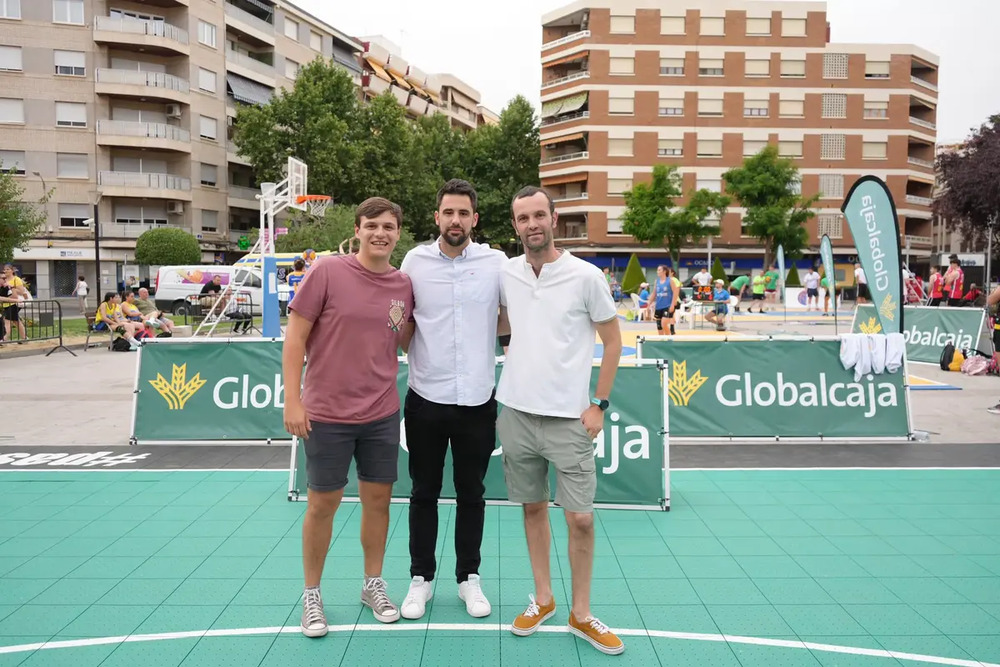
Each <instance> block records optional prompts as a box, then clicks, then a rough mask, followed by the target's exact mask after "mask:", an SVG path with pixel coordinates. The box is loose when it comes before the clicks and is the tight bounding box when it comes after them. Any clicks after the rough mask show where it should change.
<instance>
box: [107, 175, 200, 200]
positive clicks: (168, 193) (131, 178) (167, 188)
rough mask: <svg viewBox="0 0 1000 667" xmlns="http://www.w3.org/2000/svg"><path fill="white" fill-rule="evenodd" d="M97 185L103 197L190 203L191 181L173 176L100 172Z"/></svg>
mask: <svg viewBox="0 0 1000 667" xmlns="http://www.w3.org/2000/svg"><path fill="white" fill-rule="evenodd" d="M97 184H98V185H100V186H101V194H102V195H104V196H105V197H143V198H147V199H179V200H182V201H191V179H190V178H184V177H182V176H174V175H173V174H157V173H143V172H132V171H100V172H98V173H97Z"/></svg>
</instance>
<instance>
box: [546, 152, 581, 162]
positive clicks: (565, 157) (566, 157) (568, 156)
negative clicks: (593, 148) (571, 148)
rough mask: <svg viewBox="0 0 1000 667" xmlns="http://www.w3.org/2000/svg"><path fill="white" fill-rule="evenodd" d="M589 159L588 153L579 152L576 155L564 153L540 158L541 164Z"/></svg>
mask: <svg viewBox="0 0 1000 667" xmlns="http://www.w3.org/2000/svg"><path fill="white" fill-rule="evenodd" d="M588 157H590V151H580V152H578V153H566V154H565V155H553V156H552V157H546V158H542V164H552V163H554V162H568V161H570V160H586V159H587V158H588Z"/></svg>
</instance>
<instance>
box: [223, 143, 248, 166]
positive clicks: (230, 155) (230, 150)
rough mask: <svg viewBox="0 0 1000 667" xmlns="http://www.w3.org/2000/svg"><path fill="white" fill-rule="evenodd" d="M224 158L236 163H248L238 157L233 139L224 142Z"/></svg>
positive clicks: (237, 150)
mask: <svg viewBox="0 0 1000 667" xmlns="http://www.w3.org/2000/svg"><path fill="white" fill-rule="evenodd" d="M226 159H227V160H228V161H230V162H234V163H236V164H250V162H249V161H247V160H246V159H245V158H243V157H240V153H239V149H238V148H237V147H236V143H235V142H233V141H230V142H228V143H227V144H226Z"/></svg>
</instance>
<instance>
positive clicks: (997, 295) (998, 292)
mask: <svg viewBox="0 0 1000 667" xmlns="http://www.w3.org/2000/svg"><path fill="white" fill-rule="evenodd" d="M998 303H1000V287H994V288H993V291H992V292H990V295H989V296H988V297H986V305H987V306H993V305H996V304H998Z"/></svg>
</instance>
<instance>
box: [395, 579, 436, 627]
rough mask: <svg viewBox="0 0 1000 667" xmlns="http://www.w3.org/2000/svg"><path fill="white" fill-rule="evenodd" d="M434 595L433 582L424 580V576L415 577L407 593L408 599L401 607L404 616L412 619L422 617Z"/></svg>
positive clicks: (400, 610)
mask: <svg viewBox="0 0 1000 667" xmlns="http://www.w3.org/2000/svg"><path fill="white" fill-rule="evenodd" d="M432 597H434V591H433V590H432V588H431V582H429V581H424V578H423V577H413V580H412V581H410V590H409V591H408V592H407V593H406V599H404V600H403V604H402V605H401V606H400V608H399V612H400V614H402V615H403V618H406V619H409V620H411V621H413V620H416V619H418V618H421V617H422V616H423V615H424V611H426V609H427V602H428V601H429V600H430V599H431V598H432Z"/></svg>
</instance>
